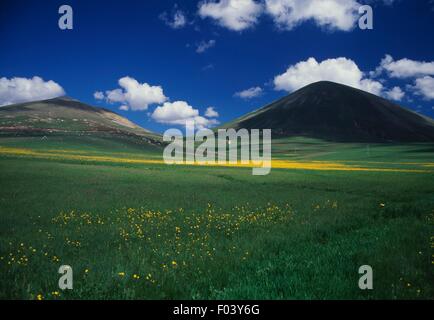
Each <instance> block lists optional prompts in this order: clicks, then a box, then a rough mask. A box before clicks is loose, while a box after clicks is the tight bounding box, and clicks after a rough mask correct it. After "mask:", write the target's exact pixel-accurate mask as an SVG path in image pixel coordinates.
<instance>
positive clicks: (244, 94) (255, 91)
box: [234, 87, 263, 99]
mask: <svg viewBox="0 0 434 320" xmlns="http://www.w3.org/2000/svg"><path fill="white" fill-rule="evenodd" d="M262 92H263V91H262V88H261V87H252V88H249V89H246V90H243V91H239V92H236V93H235V94H234V96H235V97H239V98H242V99H252V98H255V97H258V96H260V95H261V94H262Z"/></svg>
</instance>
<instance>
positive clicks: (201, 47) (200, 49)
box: [196, 40, 216, 53]
mask: <svg viewBox="0 0 434 320" xmlns="http://www.w3.org/2000/svg"><path fill="white" fill-rule="evenodd" d="M215 44H216V41H215V40H209V41H202V42H200V43H199V44H198V45H197V47H196V52H197V53H204V52H205V51H206V50H208V49H210V48H212V47H214V46H215Z"/></svg>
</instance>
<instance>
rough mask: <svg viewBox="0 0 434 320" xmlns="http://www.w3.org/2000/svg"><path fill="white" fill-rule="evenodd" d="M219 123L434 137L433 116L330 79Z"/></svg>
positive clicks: (309, 132)
mask: <svg viewBox="0 0 434 320" xmlns="http://www.w3.org/2000/svg"><path fill="white" fill-rule="evenodd" d="M223 127H224V128H246V129H254V128H256V129H267V128H270V129H272V130H273V137H276V136H277V137H289V136H305V137H311V138H320V139H327V140H332V141H351V142H428V141H434V121H433V120H432V119H430V118H428V117H424V116H422V115H420V114H417V113H415V112H413V111H410V110H408V109H405V108H403V107H401V106H399V105H397V104H394V103H392V102H390V101H388V100H386V99H383V98H381V97H378V96H375V95H373V94H370V93H367V92H364V91H361V90H358V89H355V88H352V87H348V86H345V85H341V84H337V83H333V82H326V81H323V82H317V83H313V84H311V85H308V86H306V87H304V88H302V89H300V90H298V91H296V92H294V93H292V94H290V95H288V96H286V97H284V98H282V99H280V100H278V101H275V102H273V103H271V104H269V105H267V106H265V107H263V108H261V109H259V110H257V111H254V112H251V113H249V114H247V115H245V116H243V117H241V118H239V119H236V120H235V121H233V122H230V123H228V124H226V125H224V126H223Z"/></svg>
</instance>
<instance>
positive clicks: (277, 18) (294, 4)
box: [265, 0, 360, 31]
mask: <svg viewBox="0 0 434 320" xmlns="http://www.w3.org/2000/svg"><path fill="white" fill-rule="evenodd" d="M265 7H266V12H267V13H268V14H269V15H271V16H272V18H273V20H274V22H275V23H276V25H277V26H279V27H280V28H282V29H286V30H291V29H293V28H295V27H296V26H298V25H299V24H301V23H303V22H306V21H309V20H311V21H314V22H315V23H316V24H317V25H318V26H321V27H326V28H328V29H332V30H333V29H337V30H342V31H350V30H352V29H353V27H354V26H355V24H356V21H357V20H358V19H359V13H358V10H359V8H360V4H359V3H358V2H357V1H355V0H265Z"/></svg>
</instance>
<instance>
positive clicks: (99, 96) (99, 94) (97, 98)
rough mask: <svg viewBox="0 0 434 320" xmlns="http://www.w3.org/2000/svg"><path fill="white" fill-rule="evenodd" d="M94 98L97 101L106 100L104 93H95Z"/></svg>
mask: <svg viewBox="0 0 434 320" xmlns="http://www.w3.org/2000/svg"><path fill="white" fill-rule="evenodd" d="M93 97H94V98H95V99H96V100H103V99H104V93H103V92H102V91H95V93H94V94H93Z"/></svg>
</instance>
